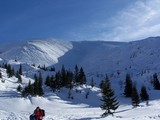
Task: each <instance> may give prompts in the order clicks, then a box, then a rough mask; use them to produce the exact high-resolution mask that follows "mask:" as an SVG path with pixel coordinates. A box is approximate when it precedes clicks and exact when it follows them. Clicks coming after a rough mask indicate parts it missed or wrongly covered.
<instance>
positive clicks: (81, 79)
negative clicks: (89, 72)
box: [78, 67, 86, 84]
mask: <svg viewBox="0 0 160 120" xmlns="http://www.w3.org/2000/svg"><path fill="white" fill-rule="evenodd" d="M78 79H79V82H80V84H86V75H85V73H84V71H83V68H82V67H81V68H80V71H79V75H78Z"/></svg>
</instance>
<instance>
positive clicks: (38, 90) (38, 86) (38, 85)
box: [33, 74, 44, 96]
mask: <svg viewBox="0 0 160 120" xmlns="http://www.w3.org/2000/svg"><path fill="white" fill-rule="evenodd" d="M39 76H40V75H39ZM34 79H35V82H34V84H33V86H34V95H39V96H42V95H43V94H44V93H43V89H42V80H41V79H39V78H38V77H37V75H36V74H35V75H34Z"/></svg>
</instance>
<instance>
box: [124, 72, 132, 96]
mask: <svg viewBox="0 0 160 120" xmlns="http://www.w3.org/2000/svg"><path fill="white" fill-rule="evenodd" d="M124 95H125V97H131V95H132V80H131V78H130V75H129V74H127V75H126V81H125V88H124Z"/></svg>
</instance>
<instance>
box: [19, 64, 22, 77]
mask: <svg viewBox="0 0 160 120" xmlns="http://www.w3.org/2000/svg"><path fill="white" fill-rule="evenodd" d="M19 74H20V75H22V65H21V64H20V65H19Z"/></svg>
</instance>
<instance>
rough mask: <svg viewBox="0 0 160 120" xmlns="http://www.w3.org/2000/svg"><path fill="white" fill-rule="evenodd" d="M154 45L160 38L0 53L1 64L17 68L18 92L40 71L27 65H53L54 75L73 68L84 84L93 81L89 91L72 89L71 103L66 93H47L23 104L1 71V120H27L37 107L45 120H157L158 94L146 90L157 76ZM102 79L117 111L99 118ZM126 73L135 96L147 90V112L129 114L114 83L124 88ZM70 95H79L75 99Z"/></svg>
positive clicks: (39, 45)
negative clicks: (80, 69)
mask: <svg viewBox="0 0 160 120" xmlns="http://www.w3.org/2000/svg"><path fill="white" fill-rule="evenodd" d="M159 45H160V38H158V37H157V38H148V39H146V40H142V41H135V42H130V43H117V42H104V41H94V42H91V41H83V42H67V41H65V42H64V41H56V40H47V41H45V40H36V41H30V42H26V43H23V44H21V45H16V46H10V47H7V48H3V49H2V48H1V49H0V50H1V52H2V53H1V55H0V56H1V58H2V59H0V63H3V62H7V63H9V64H11V65H12V66H14V68H15V69H17V70H18V68H19V65H20V64H22V67H23V74H24V76H22V79H23V83H22V85H23V86H25V85H27V84H28V82H29V80H31V82H34V79H33V75H34V74H35V73H38V72H37V71H40V70H39V69H38V68H37V67H33V66H32V64H36V65H39V64H41V65H44V64H45V65H46V66H50V65H55V66H56V68H57V69H60V68H61V66H62V64H64V65H65V66H66V68H71V69H74V66H75V64H78V66H82V67H83V68H84V71H85V72H86V76H87V81H88V84H89V83H90V80H91V78H93V79H94V82H95V83H96V85H95V87H93V88H92V87H91V86H90V85H83V86H78V87H77V88H74V89H73V91H72V95H73V96H74V99H73V100H71V99H68V98H67V94H68V89H67V88H62V89H61V90H60V92H59V91H56V92H55V93H53V92H52V91H50V90H49V89H48V88H46V87H44V90H45V94H44V96H43V97H27V98H22V97H21V95H20V93H18V92H17V91H16V88H17V86H18V85H19V84H18V83H17V78H15V77H11V78H8V77H7V74H6V70H5V69H3V68H0V70H1V72H2V79H0V120H29V115H30V114H32V112H33V111H34V109H35V108H36V107H37V106H40V107H41V108H43V109H45V111H46V116H45V117H44V120H160V92H159V91H156V90H153V87H152V86H151V84H150V80H151V76H152V75H153V73H155V72H157V73H158V75H159V74H160V73H159V71H160V65H159V60H160V59H159V58H160V48H159ZM15 59H16V60H17V61H15ZM105 73H108V75H109V78H110V79H111V83H112V86H113V88H114V91H115V94H116V96H117V98H118V101H119V104H120V107H119V108H118V109H117V110H116V111H115V114H114V116H107V117H106V118H101V114H102V113H103V112H104V111H102V110H101V109H100V107H99V105H100V104H101V102H100V98H101V94H100V89H99V88H98V87H99V83H100V80H102V79H103V78H104V74H105ZM126 73H130V75H131V78H132V80H133V82H134V83H135V84H136V85H137V87H138V90H139V91H140V87H141V85H142V84H144V85H146V86H147V90H148V93H149V95H150V101H149V106H146V103H145V102H142V103H140V106H139V107H137V108H133V107H132V105H131V100H130V99H129V98H124V97H123V95H122V94H123V89H122V88H121V87H120V85H119V83H120V81H122V82H124V80H125V75H126ZM48 74H52V73H51V72H43V73H42V75H43V77H44V78H45V77H46V76H47V75H48ZM4 80H5V82H2V81H4ZM75 89H77V90H78V91H81V92H78V93H76V92H75ZM87 91H89V92H90V95H89V96H88V99H86V98H85V94H86V92H87Z"/></svg>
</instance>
